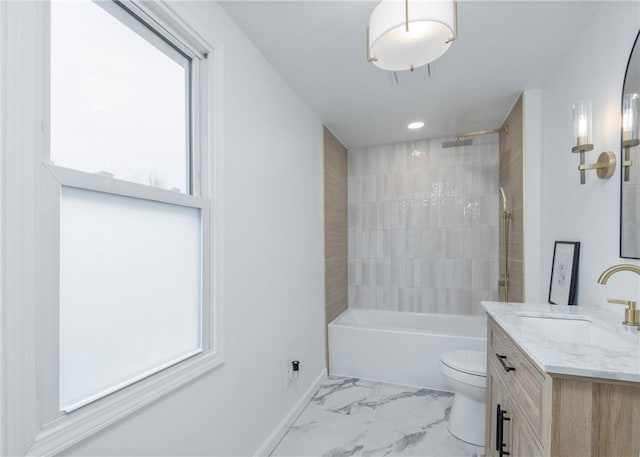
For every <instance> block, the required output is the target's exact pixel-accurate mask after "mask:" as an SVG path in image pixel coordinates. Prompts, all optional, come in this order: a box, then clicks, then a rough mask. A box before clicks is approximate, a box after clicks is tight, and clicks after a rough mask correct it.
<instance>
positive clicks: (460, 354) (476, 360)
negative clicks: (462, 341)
mask: <svg viewBox="0 0 640 457" xmlns="http://www.w3.org/2000/svg"><path fill="white" fill-rule="evenodd" d="M442 363H444V364H445V365H447V366H449V367H451V368H453V369H454V370H458V371H462V372H464V373H470V374H475V375H478V376H486V375H487V353H486V352H484V351H449V352H445V353H444V354H442Z"/></svg>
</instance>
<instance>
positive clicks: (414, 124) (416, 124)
mask: <svg viewBox="0 0 640 457" xmlns="http://www.w3.org/2000/svg"><path fill="white" fill-rule="evenodd" d="M407 127H408V128H410V129H411V130H415V129H421V128H422V127H424V122H420V121H418V122H412V123H411V124H409V125H407Z"/></svg>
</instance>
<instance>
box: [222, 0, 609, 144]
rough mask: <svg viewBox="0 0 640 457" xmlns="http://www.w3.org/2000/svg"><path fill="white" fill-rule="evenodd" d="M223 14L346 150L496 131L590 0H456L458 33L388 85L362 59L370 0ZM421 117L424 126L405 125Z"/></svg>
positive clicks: (587, 12) (593, 5)
mask: <svg viewBox="0 0 640 457" xmlns="http://www.w3.org/2000/svg"><path fill="white" fill-rule="evenodd" d="M221 5H222V6H223V8H224V9H225V10H226V11H227V13H228V14H229V15H230V16H231V18H232V19H233V20H234V21H235V22H236V23H237V24H238V25H239V26H240V28H242V29H243V30H244V31H245V33H246V34H247V35H248V36H249V38H251V39H252V40H253V42H254V43H255V45H256V46H257V47H258V48H259V49H260V50H261V51H262V53H263V54H264V55H265V56H266V58H267V59H268V60H269V61H270V62H271V63H272V64H273V65H274V66H275V67H276V68H277V70H278V71H279V72H280V73H281V74H282V76H283V77H284V78H285V79H286V80H287V81H288V82H289V84H291V86H292V87H293V88H294V89H295V90H296V91H297V92H298V94H299V95H300V96H301V97H302V99H303V100H305V102H306V103H307V104H308V105H309V106H310V107H311V109H312V110H313V111H314V112H315V113H316V114H317V115H318V116H319V117H320V119H321V120H322V121H323V122H324V123H325V125H327V127H329V129H330V130H331V131H332V132H333V133H334V134H335V135H336V136H337V137H338V138H339V139H340V141H341V142H342V143H343V144H344V145H345V146H347V147H349V148H354V147H363V146H370V145H378V144H387V143H393V142H400V141H407V140H413V139H418V138H435V137H442V136H451V135H454V134H455V133H461V132H467V131H473V130H482V129H491V128H497V127H500V125H501V124H502V122H503V121H504V119H505V117H506V115H507V114H508V112H509V111H510V109H511V107H512V106H513V103H514V102H515V101H516V99H517V97H518V95H519V93H520V92H522V91H523V90H525V89H532V88H536V87H539V86H540V84H541V83H542V82H544V80H545V79H546V78H547V77H548V76H549V75H550V73H552V72H553V70H554V67H555V66H556V65H557V64H558V63H559V62H561V61H562V58H563V56H564V55H565V54H566V53H567V52H568V49H569V48H570V47H571V45H572V44H573V42H574V41H575V39H576V37H577V36H578V35H579V34H580V33H581V31H582V30H583V26H584V25H585V24H586V22H587V21H588V20H589V19H590V17H591V16H592V15H593V14H595V12H596V11H597V9H598V7H599V6H600V3H599V2H593V1H587V2H583V1H569V2H560V1H544V2H542V1H537V2H527V1H496V2H487V1H479V0H474V1H462V2H459V3H458V39H457V40H456V41H455V42H454V43H453V44H452V46H451V48H450V49H449V50H448V51H447V52H446V53H445V54H444V55H443V56H442V57H440V58H439V59H438V60H436V61H435V62H433V63H432V64H431V66H430V67H431V76H430V77H428V75H427V71H426V67H423V68H422V69H420V70H416V71H415V72H414V73H413V74H410V73H409V72H402V73H404V74H401V75H399V76H400V77H401V79H403V78H404V79H406V80H407V82H406V83H402V84H401V85H395V84H394V83H393V82H392V75H393V73H390V72H387V71H384V70H380V69H378V68H377V67H375V66H373V65H372V64H370V63H367V62H366V60H365V57H366V52H365V30H366V27H367V23H368V20H369V15H370V14H371V11H372V10H373V8H374V7H375V5H376V3H375V2H369V1H280V2H273V1H237V0H236V1H226V2H221ZM414 120H422V121H424V122H425V124H426V125H425V127H424V128H422V129H420V130H418V131H409V130H408V129H407V127H406V126H407V124H408V123H409V122H411V121H414Z"/></svg>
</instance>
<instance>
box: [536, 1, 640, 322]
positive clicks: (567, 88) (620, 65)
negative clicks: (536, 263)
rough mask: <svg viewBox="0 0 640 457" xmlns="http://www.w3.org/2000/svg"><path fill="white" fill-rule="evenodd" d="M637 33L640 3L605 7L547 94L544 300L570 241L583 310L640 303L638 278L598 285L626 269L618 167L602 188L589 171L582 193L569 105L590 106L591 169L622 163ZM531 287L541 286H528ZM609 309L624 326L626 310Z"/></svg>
mask: <svg viewBox="0 0 640 457" xmlns="http://www.w3.org/2000/svg"><path fill="white" fill-rule="evenodd" d="M639 27H640V3H638V2H602V4H601V5H600V7H599V10H598V11H596V14H595V15H594V17H593V19H592V21H591V22H590V23H589V24H587V26H586V27H585V28H584V31H583V33H582V34H581V35H580V36H578V37H576V38H575V44H574V45H573V46H572V48H571V49H570V52H569V53H568V54H567V55H566V56H565V58H564V59H562V61H560V62H558V66H557V70H556V71H555V72H554V73H553V74H552V76H551V78H550V79H549V80H548V81H547V82H546V84H544V85H543V87H542V176H541V181H542V189H543V190H542V218H541V220H540V223H541V224H542V263H541V271H540V272H539V275H540V277H541V278H542V281H539V284H538V287H539V293H540V296H541V297H544V298H546V297H547V296H548V290H549V289H548V287H549V276H550V274H549V271H550V269H551V261H552V256H553V243H554V241H555V240H568V241H580V242H581V248H580V251H581V252H580V274H579V284H578V297H577V301H578V303H579V304H580V305H596V304H605V305H606V299H607V298H608V297H615V298H624V299H633V300H637V299H638V298H639V295H640V277H638V276H637V275H635V274H632V273H619V274H618V275H616V276H614V277H612V278H611V280H610V281H609V283H608V285H606V286H601V285H599V284H597V283H596V280H597V279H598V276H599V275H600V273H601V272H602V271H603V270H604V269H605V268H607V267H609V266H610V265H614V264H617V263H621V262H629V261H628V260H626V259H620V258H619V247H618V243H619V211H620V206H619V205H620V166H619V162H618V167H617V169H616V172H615V174H614V176H613V177H612V178H611V179H609V180H600V179H598V178H597V176H596V174H595V172H593V171H591V172H588V173H587V178H586V180H587V182H586V184H585V185H580V184H579V174H578V171H577V166H578V161H579V156H578V155H577V154H573V153H571V147H572V136H573V134H572V104H573V103H575V102H577V101H579V100H581V99H591V101H592V103H593V143H594V150H593V151H591V152H589V153H587V160H588V163H591V162H595V161H596V160H597V157H598V155H599V154H600V152H602V151H613V152H615V153H616V156H617V158H618V161H619V160H620V125H621V124H620V118H621V116H620V103H621V94H622V83H623V79H624V72H625V68H626V65H627V60H628V58H629V54H630V52H631V47H632V45H633V41H634V39H635V37H636V34H637V33H638V29H639ZM631 262H632V263H635V264H637V263H638V261H631ZM527 279H528V280H529V279H530V278H527ZM528 287H536V284H534V283H533V281H531V282H530V283H529V284H528ZM609 306H611V307H612V309H611V312H612V313H613V312H616V313H619V314H620V317H621V319H622V316H623V314H622V307H618V308H616V306H617V305H609Z"/></svg>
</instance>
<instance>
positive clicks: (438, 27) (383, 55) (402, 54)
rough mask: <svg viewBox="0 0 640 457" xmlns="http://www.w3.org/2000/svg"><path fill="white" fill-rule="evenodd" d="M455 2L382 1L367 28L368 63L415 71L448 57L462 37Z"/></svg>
mask: <svg viewBox="0 0 640 457" xmlns="http://www.w3.org/2000/svg"><path fill="white" fill-rule="evenodd" d="M457 18H458V6H457V2H456V1H455V0H411V1H409V0H382V1H381V2H380V3H379V4H378V6H376V8H375V9H374V10H373V12H372V13H371V17H370V18H369V27H368V28H367V61H368V62H373V64H374V65H375V66H377V67H379V68H382V69H383V70H390V71H401V70H411V71H413V70H414V69H415V68H418V67H421V66H423V65H427V64H428V63H429V62H433V61H434V60H436V59H437V58H438V57H440V56H441V55H442V54H444V53H445V52H446V51H447V49H449V46H450V45H451V42H452V41H454V40H455V39H456V37H457V34H458V25H457V22H458V20H457Z"/></svg>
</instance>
